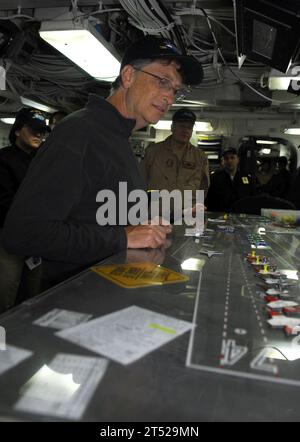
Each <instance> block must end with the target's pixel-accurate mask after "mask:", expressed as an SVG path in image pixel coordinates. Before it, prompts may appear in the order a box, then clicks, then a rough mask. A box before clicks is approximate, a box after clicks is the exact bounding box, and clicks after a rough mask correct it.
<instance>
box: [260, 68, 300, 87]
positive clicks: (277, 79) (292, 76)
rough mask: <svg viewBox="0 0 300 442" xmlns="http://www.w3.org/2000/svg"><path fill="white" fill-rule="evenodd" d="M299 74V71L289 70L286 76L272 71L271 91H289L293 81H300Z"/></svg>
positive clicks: (270, 79) (270, 78)
mask: <svg viewBox="0 0 300 442" xmlns="http://www.w3.org/2000/svg"><path fill="white" fill-rule="evenodd" d="M299 74H300V72H299V69H289V70H288V72H287V73H286V74H283V73H282V72H280V71H277V70H276V69H272V70H271V72H270V76H269V84H268V85H269V89H270V90H271V91H287V90H288V89H289V87H290V84H291V81H296V82H297V81H300V75H299Z"/></svg>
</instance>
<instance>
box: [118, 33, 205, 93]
mask: <svg viewBox="0 0 300 442" xmlns="http://www.w3.org/2000/svg"><path fill="white" fill-rule="evenodd" d="M142 59H153V60H155V59H165V60H174V61H178V63H179V64H180V65H181V70H182V73H183V75H184V79H183V80H184V82H185V83H186V84H188V85H197V84H199V83H201V81H202V80H203V68H202V65H201V63H200V62H199V61H198V60H197V59H196V58H194V57H192V56H190V55H185V54H183V53H182V51H181V50H180V49H178V48H177V47H176V46H175V45H174V43H172V42H171V41H170V40H167V39H165V38H158V37H154V36H153V35H147V36H146V37H143V38H141V39H140V40H137V41H136V42H135V43H133V45H131V46H130V47H129V48H128V49H127V51H126V52H125V54H124V56H123V59H122V63H121V70H122V69H123V68H124V67H125V66H127V65H128V64H131V63H132V62H134V61H135V60H142Z"/></svg>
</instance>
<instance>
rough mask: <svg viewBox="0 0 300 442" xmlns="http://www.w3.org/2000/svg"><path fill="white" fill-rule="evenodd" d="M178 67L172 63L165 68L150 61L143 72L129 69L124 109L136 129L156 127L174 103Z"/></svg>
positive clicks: (179, 86) (180, 78) (179, 77)
mask: <svg viewBox="0 0 300 442" xmlns="http://www.w3.org/2000/svg"><path fill="white" fill-rule="evenodd" d="M178 68H179V66H178V64H177V63H175V62H171V63H170V64H168V65H166V64H162V63H159V62H153V63H151V64H149V65H147V66H145V67H144V68H143V69H142V70H143V71H144V72H140V71H138V70H133V71H132V69H134V68H132V67H131V66H130V67H129V69H131V72H130V71H128V73H129V74H131V75H129V76H128V80H130V81H128V83H127V84H128V86H127V94H126V108H127V111H128V116H130V117H131V118H133V119H135V120H136V121H137V127H136V128H141V127H144V126H146V125H148V124H156V123H157V122H158V121H159V120H160V119H161V118H162V117H163V116H164V115H165V113H166V112H167V111H168V109H169V108H170V106H171V105H172V104H173V103H174V101H175V98H176V97H175V95H176V91H177V90H179V89H180V88H181V87H182V77H181V75H180V73H179V72H178ZM145 72H147V73H145ZM149 74H153V75H155V76H157V77H159V78H157V77H153V76H152V75H149ZM161 80H163V81H161ZM165 80H167V81H165ZM123 82H124V78H123ZM124 83H125V82H124ZM125 84H126V83H125Z"/></svg>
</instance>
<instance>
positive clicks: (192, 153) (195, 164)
mask: <svg viewBox="0 0 300 442" xmlns="http://www.w3.org/2000/svg"><path fill="white" fill-rule="evenodd" d="M171 140H172V137H171V136H170V137H169V138H167V139H166V140H165V141H163V142H161V143H157V144H151V145H150V146H149V147H148V148H147V149H146V155H145V158H144V160H143V162H142V164H141V169H142V175H143V177H144V179H145V181H146V185H147V188H148V190H164V189H166V190H168V191H169V192H171V191H172V190H176V189H178V190H180V191H181V192H183V191H184V190H193V191H196V190H204V191H205V195H206V194H207V190H208V187H209V182H210V180H209V166H208V160H207V157H206V155H205V153H204V152H203V151H201V150H200V149H197V148H196V147H195V146H193V145H192V144H190V143H189V144H188V145H187V146H186V147H185V148H180V149H174V148H173V147H172V142H171Z"/></svg>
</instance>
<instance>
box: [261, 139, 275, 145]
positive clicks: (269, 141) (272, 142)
mask: <svg viewBox="0 0 300 442" xmlns="http://www.w3.org/2000/svg"><path fill="white" fill-rule="evenodd" d="M256 144H272V145H273V144H278V141H272V140H256Z"/></svg>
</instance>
